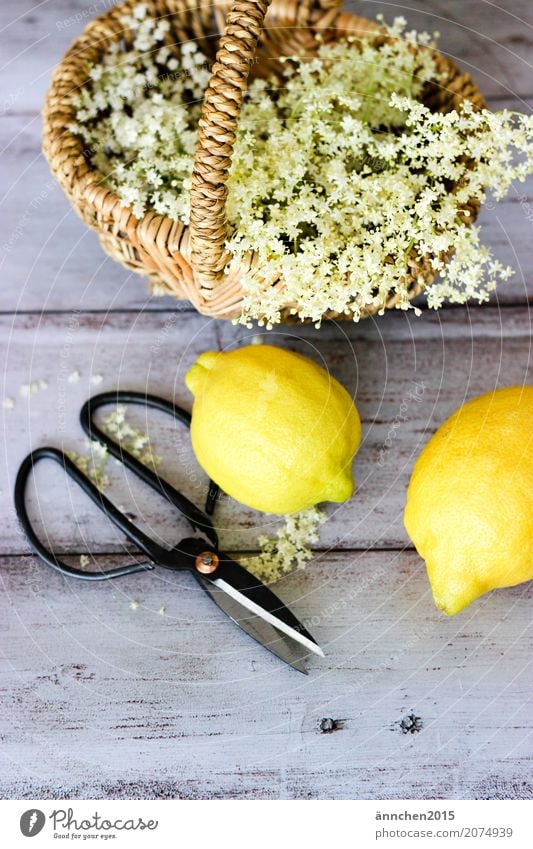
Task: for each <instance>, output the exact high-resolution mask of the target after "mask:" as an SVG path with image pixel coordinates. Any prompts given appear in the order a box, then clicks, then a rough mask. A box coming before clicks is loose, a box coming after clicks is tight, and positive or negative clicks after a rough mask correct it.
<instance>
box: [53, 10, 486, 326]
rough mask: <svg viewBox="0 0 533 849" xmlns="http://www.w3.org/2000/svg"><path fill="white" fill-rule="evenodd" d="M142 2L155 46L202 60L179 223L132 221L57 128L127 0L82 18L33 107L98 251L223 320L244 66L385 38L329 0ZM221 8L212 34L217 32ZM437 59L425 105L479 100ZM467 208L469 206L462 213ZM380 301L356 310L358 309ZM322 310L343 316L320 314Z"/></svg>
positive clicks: (233, 286) (421, 272)
mask: <svg viewBox="0 0 533 849" xmlns="http://www.w3.org/2000/svg"><path fill="white" fill-rule="evenodd" d="M341 2H342V0H341ZM147 5H148V7H149V10H150V14H152V15H154V16H157V17H159V16H165V17H166V18H167V19H168V20H169V21H170V24H171V28H170V32H169V34H168V39H167V43H168V46H169V47H170V48H171V50H173V52H174V53H175V55H179V44H180V43H183V42H185V41H187V40H190V39H194V40H196V41H198V44H199V47H200V49H201V50H202V51H203V52H204V54H206V55H207V56H208V58H210V59H211V60H214V64H213V66H212V77H211V82H210V84H209V87H208V89H207V91H206V94H205V98H204V104H203V112H202V117H201V119H200V125H199V136H198V147H197V151H196V157H195V162H194V171H193V179H192V189H191V198H190V201H191V219H190V225H189V226H188V227H187V226H185V225H183V224H181V223H179V222H176V221H172V220H171V219H170V218H168V217H165V216H162V215H157V214H155V213H148V214H146V215H144V216H143V217H142V218H140V219H139V218H136V217H135V216H134V215H133V213H132V211H131V209H128V208H125V207H124V206H122V205H121V203H120V200H119V198H118V197H117V195H116V194H115V193H114V192H112V191H110V190H109V189H108V188H106V187H105V185H104V183H103V178H102V176H101V175H100V174H99V173H98V172H97V171H96V170H95V169H94V168H93V167H92V165H91V162H90V159H89V158H88V157H87V156H86V154H85V153H84V150H83V147H84V145H83V142H82V140H81V139H80V138H79V137H78V136H75V135H73V134H72V133H71V132H70V131H69V130H68V129H67V127H68V126H69V125H70V124H71V123H72V122H73V121H74V120H75V109H76V107H75V99H76V95H77V92H78V90H79V88H80V87H81V86H83V85H85V84H86V83H87V76H88V66H89V63H94V62H98V60H99V58H100V56H101V55H102V54H103V53H104V52H105V51H106V50H107V48H108V47H109V45H110V43H111V42H113V41H117V40H121V41H123V42H124V43H125V46H126V48H127V45H128V42H129V39H130V37H131V35H130V33H128V32H124V31H123V27H122V25H121V23H120V18H121V16H122V15H123V14H124V12H128V11H131V9H132V7H134V6H135V2H134V0H129V2H125V3H124V4H122V5H121V6H117V7H113V8H112V9H111V10H110V11H108V12H107V13H106V14H104V15H102V16H101V17H99V18H97V19H95V20H94V21H92V22H91V23H90V24H89V25H88V26H87V28H86V29H85V32H84V33H83V34H82V35H81V36H80V37H79V38H77V39H76V41H74V43H73V44H72V46H71V47H70V49H69V51H68V52H67V54H66V55H65V57H64V59H63V61H62V62H61V64H60V65H59V66H58V68H57V69H56V71H55V73H54V76H53V80H52V84H51V87H50V90H49V92H48V95H47V97H46V102H45V106H44V113H43V117H44V129H43V150H44V154H45V156H46V158H47V160H48V162H49V163H50V166H51V169H52V171H53V172H54V174H55V175H56V177H57V179H58V180H59V182H60V183H61V185H62V186H63V188H64V190H65V192H66V193H67V195H68V197H69V198H70V201H71V203H72V205H73V206H74V208H75V210H76V211H77V212H78V214H79V215H80V216H81V218H82V219H83V220H84V221H85V222H86V223H87V224H88V225H89V226H90V227H92V228H94V229H95V230H97V232H98V234H99V237H100V241H101V244H102V246H103V248H104V250H105V251H107V252H108V253H109V254H110V255H111V256H112V257H114V258H115V259H118V260H119V261H120V262H122V263H123V265H125V266H126V267H127V268H129V269H133V270H134V271H137V272H139V273H141V274H143V275H146V276H148V277H149V279H150V281H151V284H152V286H153V287H154V288H155V290H156V291H158V292H160V293H170V294H172V295H174V296H175V297H176V298H179V299H184V298H186V299H188V300H190V301H191V302H192V303H193V304H194V306H195V307H196V309H197V310H199V312H201V313H204V314H205V315H209V316H213V317H217V318H233V317H235V316H237V315H238V314H239V312H240V302H241V299H242V289H241V284H240V281H241V279H242V277H243V275H244V274H247V275H248V276H250V275H253V274H254V268H255V265H254V257H253V256H251V257H250V258H249V260H248V261H247V263H246V266H245V267H243V266H241V267H239V268H234V267H233V266H231V269H228V268H227V266H228V255H227V252H226V249H225V242H226V235H227V229H226V227H227V225H226V215H225V202H226V193H227V190H226V179H227V176H228V169H229V166H230V162H231V156H232V151H233V145H234V143H235V131H236V125H237V121H238V117H239V110H240V106H241V103H242V98H243V93H244V91H245V89H246V84H247V79H248V76H249V74H251V75H257V74H260V75H264V74H265V72H268V73H272V72H274V73H275V72H276V70H278V72H279V70H280V68H281V66H280V65H279V64H278V63H277V58H279V57H280V56H284V55H291V54H292V55H294V54H295V53H297V52H301V51H305V54H306V55H312V54H313V53H314V52H315V51H316V50H317V48H318V46H319V42H318V41H317V39H316V37H315V36H316V34H317V33H320V34H321V36H322V41H325V42H327V43H331V42H335V41H338V40H340V39H343V38H346V37H347V36H349V35H356V36H362V35H368V34H369V33H371V32H375V33H376V38H377V39H383V38H385V37H386V36H384V35H383V34H382V33H380V30H379V29H378V27H377V25H376V24H375V23H371V22H370V21H367V20H365V19H364V18H359V17H356V16H354V15H352V14H349V13H347V12H342V11H341V9H340V8H339V5H338V0H300V1H299V2H298V0H273V3H272V5H271V8H270V9H269V10H268V14H267V15H266V13H267V9H268V7H269V5H270V0H235V2H233V3H230V2H228V0H219V1H218V3H215V7H214V11H213V6H212V5H208V4H206V5H204V6H197V5H196V3H195V2H193V0H148V3H147ZM226 11H227V17H226V21H225V28H224V34H223V35H222V37H221V38H220V39H218V37H217V36H218V33H219V32H220V31H221V30H222V28H223V27H224V22H223V21H224V14H225V13H226ZM265 15H266V20H265ZM421 49H424V48H421ZM215 51H216V52H215ZM437 60H438V65H439V71H440V72H442V73H443V74H444V79H445V83H444V84H443V85H442V86H441V87H439V88H437V87H436V86H434V87H430V86H428V87H427V92H426V94H425V96H424V102H425V103H426V104H427V105H428V106H430V108H432V109H434V110H435V111H437V110H439V111H449V110H451V109H455V108H458V106H459V105H460V103H461V102H462V101H463V100H464V99H468V100H470V101H472V102H473V103H474V104H475V105H476V106H477V107H482V106H484V105H485V104H484V101H483V97H482V96H481V94H480V93H479V91H478V90H477V88H476V87H475V85H474V84H473V82H472V80H471V78H470V76H469V75H468V74H463V73H461V72H460V71H459V70H458V69H457V67H456V66H455V65H454V64H453V62H451V61H450V60H449V59H448V58H447V57H444V56H442V54H437ZM265 69H266V70H265ZM477 211H478V210H477V206H476V204H474V203H473V204H472V205H471V207H470V208H469V212H470V220H471V221H473V220H474V219H475V216H476V214H477ZM408 273H409V282H410V287H409V288H410V295H411V297H415V296H416V295H417V294H419V293H420V291H421V290H422V289H423V288H424V287H425V286H427V285H428V284H429V283H431V281H432V280H433V278H434V276H435V275H434V272H433V270H432V268H431V265H430V264H429V263H427V262H426V263H420V262H419V261H417V260H416V258H415V257H412V259H411V260H410V261H409V271H408ZM280 282H281V283H282V281H280ZM396 303H397V296H396V295H394V294H393V293H391V296H390V297H389V298H388V299H387V302H386V303H385V304H383V305H382V306H385V307H387V308H390V307H394V306H395V304H396ZM289 306H291V305H288V307H289ZM292 306H294V305H292ZM380 308H382V307H376V308H375V309H374V308H367V309H365V314H367V315H368V314H370V313H373V312H377V311H378V309H380ZM288 312H289V310H288V309H287V311H286V315H288ZM326 317H340V318H346V317H348V316H347V315H345V314H343V315H341V316H338V315H337V314H331V313H330V314H328V315H327V316H326Z"/></svg>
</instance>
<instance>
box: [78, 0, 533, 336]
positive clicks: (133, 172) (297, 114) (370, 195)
mask: <svg viewBox="0 0 533 849" xmlns="http://www.w3.org/2000/svg"><path fill="white" fill-rule="evenodd" d="M122 23H123V25H124V27H127V28H129V29H130V31H131V33H132V39H133V43H132V45H131V46H130V47H129V49H127V50H126V51H125V52H123V51H120V50H118V48H117V46H116V45H112V46H111V47H110V48H109V50H108V52H107V53H106V54H104V56H103V58H102V60H101V63H100V64H99V65H98V66H94V67H93V68H91V69H90V72H89V82H88V84H87V86H86V87H85V88H84V89H83V90H82V91H81V93H80V96H79V101H78V111H77V121H78V123H77V125H76V126H75V128H74V131H75V132H77V133H79V135H81V137H82V138H83V140H84V142H85V143H86V144H87V148H88V149H90V150H91V151H93V153H92V162H93V165H94V166H95V167H96V168H97V169H98V170H99V171H100V172H101V173H102V175H103V176H104V178H105V181H106V183H107V185H108V186H109V187H110V188H112V189H113V190H114V191H116V192H117V194H118V196H119V197H120V199H121V202H122V203H123V204H124V206H127V207H131V209H132V210H133V213H134V215H135V216H137V217H139V218H140V217H142V216H143V215H144V214H145V213H146V212H147V211H150V210H153V211H155V212H157V213H159V214H161V215H167V216H169V217H170V218H172V219H174V220H179V221H182V222H183V223H185V224H187V223H188V221H189V190H190V183H191V172H192V164H193V157H194V151H195V146H196V138H197V134H196V131H197V125H198V119H199V116H200V111H201V101H202V97H203V93H204V91H205V88H206V86H207V84H208V81H209V77H210V68H209V63H208V60H207V58H206V57H205V56H204V55H203V54H202V53H201V52H200V51H199V49H198V47H197V45H196V43H195V42H193V41H190V42H186V43H185V44H182V45H181V48H180V52H179V54H177V53H175V51H172V50H171V48H170V47H169V46H168V45H167V44H165V41H164V39H165V35H166V34H167V32H168V31H169V23H168V21H166V20H165V19H163V20H156V19H154V18H152V17H151V16H150V15H149V13H148V7H147V6H146V4H142V3H141V4H138V5H137V6H136V7H135V10H134V12H133V14H132V15H130V16H125V17H124V18H123V20H122ZM405 27H406V23H405V20H404V19H402V18H397V19H396V20H395V21H394V23H393V24H392V26H391V27H389V35H390V36H392V38H390V39H388V40H387V41H386V42H384V43H380V41H381V40H380V41H378V42H376V41H374V40H373V39H372V38H370V37H369V38H367V39H364V38H363V39H360V38H359V39H356V38H353V37H351V38H349V39H347V40H346V41H344V42H340V43H338V44H334V45H325V44H321V45H320V47H319V49H318V54H317V55H316V56H315V57H314V58H313V59H312V60H311V61H309V60H304V59H301V58H298V57H292V58H289V57H287V58H286V59H285V61H284V63H283V67H284V75H285V79H284V83H283V86H281V87H280V86H279V85H276V84H275V83H273V82H272V83H270V82H269V81H266V80H260V79H255V80H253V81H252V82H251V83H250V86H249V89H248V92H247V96H246V98H245V100H244V104H243V107H242V110H241V114H240V116H239V124H238V131H237V139H236V144H235V149H234V155H233V160H232V165H231V171H230V175H229V179H228V199H227V215H228V224H229V228H230V237H229V240H228V245H227V247H228V249H229V251H230V252H231V253H232V254H233V264H234V265H235V263H237V264H238V263H239V261H241V260H243V259H244V257H245V256H246V255H247V254H248V253H249V252H255V254H256V258H257V260H256V263H255V267H254V274H253V276H252V275H249V276H248V277H247V278H244V279H243V280H242V284H243V288H244V309H243V314H242V317H241V319H240V320H241V321H242V322H243V323H245V324H250V322H251V321H252V320H258V321H259V323H260V324H266V325H267V326H271V325H272V324H274V323H276V322H277V321H279V319H280V315H281V310H282V309H283V307H284V306H285V304H286V303H294V304H295V308H294V312H298V313H299V314H300V316H301V317H302V318H308V319H311V320H313V321H314V322H316V323H320V320H321V318H322V315H323V313H324V312H327V311H328V310H334V311H335V312H339V313H344V312H345V313H350V314H352V315H353V317H354V319H355V320H357V319H358V318H359V316H360V314H361V310H362V309H363V308H364V307H373V308H377V309H378V310H379V311H380V312H382V311H383V310H384V306H385V302H386V300H387V299H388V297H389V296H390V293H391V292H393V293H395V294H396V295H397V296H398V308H400V309H408V308H412V304H411V303H410V296H409V285H410V271H409V269H410V266H412V264H413V262H415V261H419V262H424V263H425V264H427V265H430V266H432V267H433V269H434V270H435V271H437V272H439V273H440V278H439V280H438V281H437V282H435V283H433V284H432V285H431V286H430V287H429V289H428V303H429V305H430V306H431V307H434V308H438V307H439V306H440V305H441V304H442V303H443V302H444V300H446V299H447V300H450V301H453V302H456V303H463V302H464V301H466V300H467V299H470V298H475V299H477V300H479V301H480V302H481V301H484V300H486V299H487V297H488V296H489V293H490V292H491V291H492V290H493V289H494V288H495V286H496V285H497V283H498V282H499V281H501V280H505V279H507V278H508V277H509V275H510V274H511V273H512V271H511V269H509V268H504V267H503V266H501V265H500V264H498V263H496V262H494V261H493V259H492V256H491V254H490V251H489V250H488V249H487V248H485V247H483V246H482V245H481V242H480V238H479V230H478V229H477V228H476V227H474V226H472V225H471V222H470V221H469V217H470V215H469V212H468V209H467V206H468V205H469V203H471V202H472V201H474V202H475V201H479V202H483V201H484V199H485V196H486V193H487V192H488V191H490V192H492V193H493V195H494V197H495V198H496V199H500V198H502V197H503V196H504V195H505V193H506V192H507V191H508V190H509V187H510V185H511V183H512V181H513V180H518V181H523V180H524V179H525V177H526V176H527V175H528V174H530V173H531V172H532V171H533V117H532V116H525V115H520V114H515V113H511V112H509V111H508V110H504V111H502V112H500V113H492V112H489V111H487V110H475V109H474V107H473V106H472V105H471V104H470V103H469V102H468V101H466V102H464V104H463V106H462V108H461V110H460V111H451V112H448V113H434V112H431V110H430V109H428V108H427V107H426V106H424V104H423V103H422V102H421V99H422V96H423V92H424V87H425V86H426V85H427V84H433V85H437V86H438V85H439V83H440V78H439V74H438V71H437V66H436V63H435V60H434V50H433V48H434V43H433V42H432V41H431V38H430V37H429V36H428V35H426V34H418V35H417V34H416V33H415V32H406V31H405ZM428 48H429V49H428ZM178 56H179V58H178ZM450 257H451V259H450ZM448 260H450V261H448Z"/></svg>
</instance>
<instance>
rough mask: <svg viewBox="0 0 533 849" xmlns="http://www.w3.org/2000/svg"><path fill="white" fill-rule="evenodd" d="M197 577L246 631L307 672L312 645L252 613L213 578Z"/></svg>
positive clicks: (273, 651) (298, 668) (294, 665)
mask: <svg viewBox="0 0 533 849" xmlns="http://www.w3.org/2000/svg"><path fill="white" fill-rule="evenodd" d="M196 577H197V579H198V581H199V582H200V584H201V586H202V587H203V589H204V590H205V591H206V593H208V594H209V596H210V597H211V599H212V600H213V601H214V602H215V604H217V605H218V607H220V609H221V610H223V611H224V613H225V614H226V616H229V617H230V619H232V620H233V622H235V624H236V625H238V626H239V627H240V628H242V630H243V631H246V633H247V634H249V635H250V636H251V637H253V639H254V640H257V642H258V643H261V645H262V646H264V647H265V648H266V649H268V650H269V651H270V652H272V654H275V655H276V656H277V657H279V658H281V660H283V661H285V663H288V664H289V666H293V667H294V669H297V670H298V671H299V672H303V673H304V675H307V669H306V668H305V664H304V660H305V658H306V657H308V656H309V650H308V649H306V648H305V647H304V646H302V644H301V643H299V642H296V640H293V639H292V637H289V636H287V634H283V633H282V632H281V631H278V629H277V628H275V627H274V626H273V625H271V624H270V623H269V622H266V621H265V620H264V619H263V618H262V617H261V616H257V615H256V614H255V613H252V612H251V611H250V610H248V608H247V607H244V605H242V604H240V603H239V602H238V601H237V600H236V599H234V598H233V597H232V596H230V595H228V593H227V592H225V590H222V589H220V588H219V587H217V586H216V585H215V584H214V583H213V582H212V581H207V580H205V578H201V577H200V576H199V575H196Z"/></svg>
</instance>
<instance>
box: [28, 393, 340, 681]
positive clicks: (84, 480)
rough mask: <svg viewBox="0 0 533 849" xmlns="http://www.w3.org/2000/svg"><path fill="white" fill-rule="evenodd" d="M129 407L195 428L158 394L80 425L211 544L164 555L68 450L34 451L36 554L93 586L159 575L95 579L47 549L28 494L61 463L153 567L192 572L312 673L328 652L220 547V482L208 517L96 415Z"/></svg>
mask: <svg viewBox="0 0 533 849" xmlns="http://www.w3.org/2000/svg"><path fill="white" fill-rule="evenodd" d="M121 403H124V404H141V405H143V406H146V407H152V408H155V409H157V410H161V411H163V412H165V413H169V414H170V415H171V416H173V417H174V418H175V419H176V420H178V421H180V422H181V423H183V424H185V425H186V426H187V427H189V426H190V421H191V417H190V414H189V413H187V412H186V411H185V410H182V409H181V408H180V407H178V406H176V405H175V404H173V403H172V402H171V401H166V400H164V399H163V398H158V397H156V396H155V395H147V394H145V393H140V392H118V391H117V392H104V393H102V394H100V395H96V396H95V397H94V398H91V399H90V400H89V401H87V402H86V403H85V404H84V405H83V407H82V409H81V411H80V423H81V426H82V428H83V430H84V431H85V433H86V434H87V436H88V437H89V438H90V439H93V440H96V441H97V442H99V443H101V444H102V445H105V447H106V449H107V451H108V453H109V454H111V456H113V457H114V458H115V459H117V460H119V461H120V462H121V463H123V464H124V465H125V466H126V467H127V468H128V469H129V470H130V471H132V472H133V473H134V474H136V475H137V476H138V477H140V478H141V479H142V480H143V481H144V482H145V483H147V484H148V485H149V486H150V487H151V488H152V489H154V490H155V491H156V492H159V493H160V494H161V495H162V496H163V497H164V498H166V499H167V501H170V503H171V504H173V505H174V507H176V509H177V510H178V511H179V512H180V513H181V514H182V515H183V516H185V517H186V519H187V520H188V521H189V523H190V525H191V526H192V528H193V530H195V531H197V532H199V533H200V534H201V535H202V537H203V538H200V537H186V538H185V539H182V540H181V541H180V542H179V543H178V544H177V545H176V546H174V547H173V548H171V549H167V548H164V547H163V546H161V545H159V544H158V543H156V542H155V541H154V540H152V539H150V537H148V536H147V535H146V534H145V533H144V532H143V531H141V530H140V528H137V527H136V526H135V525H134V524H133V523H132V522H131V521H130V520H129V519H128V518H127V516H125V515H124V514H123V513H122V512H121V511H120V510H118V509H117V508H116V507H115V506H114V505H113V504H112V503H111V501H110V500H109V499H108V498H107V497H106V496H105V495H104V494H103V493H102V492H101V491H100V490H99V489H98V488H97V487H96V486H95V484H94V483H93V482H92V481H91V480H90V479H89V478H88V477H87V476H86V475H85V474H84V473H83V472H82V471H80V469H79V468H78V467H77V466H76V465H75V463H73V461H72V460H71V459H70V458H69V457H68V456H67V455H66V454H65V453H64V452H63V451H60V450H59V449H57V448H51V447H42V448H37V449H36V450H35V451H32V452H31V453H30V454H29V455H28V456H27V457H26V459H25V460H24V461H23V462H22V464H21V466H20V468H19V470H18V474H17V478H16V481H15V509H16V512H17V515H18V518H19V521H20V523H21V525H22V528H23V530H24V532H25V534H26V536H27V537H28V540H29V542H30V545H31V547H32V549H33V551H34V552H35V553H36V554H38V555H39V557H40V558H41V559H42V560H43V561H44V562H45V563H47V564H48V565H49V566H51V567H52V568H53V569H56V570H57V571H59V572H61V573H62V574H63V575H67V576H70V577H74V578H81V579H83V580H85V581H102V580H108V579H110V578H119V577H122V576H124V575H131V574H133V573H134V572H142V571H146V570H151V569H153V568H154V566H153V565H152V564H151V563H150V564H147V563H134V564H131V565H128V566H124V567H122V568H118V569H110V570H107V571H105V572H89V571H85V570H82V569H76V568H74V567H72V566H69V565H67V564H66V563H64V562H63V561H61V560H60V559H59V558H58V557H57V556H56V555H55V554H54V553H53V552H52V551H50V550H49V549H48V548H46V546H45V545H44V544H43V543H42V542H41V540H40V539H39V537H38V536H37V534H36V533H35V530H34V528H33V526H32V524H31V521H30V518H29V516H28V511H27V508H26V501H25V495H26V485H27V482H28V478H29V476H30V473H31V472H32V471H33V467H34V465H35V464H36V463H37V462H39V460H43V459H48V460H54V461H55V462H57V463H59V465H60V466H62V468H63V469H64V470H65V472H66V473H67V474H68V475H69V476H70V477H71V478H72V479H73V480H74V481H75V482H76V483H77V484H78V485H79V486H80V487H81V488H82V489H83V491H84V492H85V493H86V494H87V495H88V496H89V498H91V500H92V501H93V502H94V503H95V504H96V506H97V507H99V508H100V509H101V510H102V512H103V513H105V515H106V516H107V517H108V518H109V519H111V521H112V522H113V523H114V524H115V525H116V526H117V527H118V528H119V529H120V530H121V531H122V532H123V533H124V534H125V535H126V537H127V538H128V539H129V540H130V541H131V542H133V543H134V544H135V545H136V546H137V548H139V549H140V550H141V551H142V552H143V554H145V555H146V556H147V557H148V558H149V559H150V560H151V561H152V563H154V564H156V565H158V566H163V567H164V568H165V569H174V570H176V571H181V570H188V571H190V572H192V574H193V575H194V577H195V578H196V580H197V581H198V582H199V584H200V585H201V587H202V588H203V589H204V590H205V591H206V592H207V593H208V594H209V596H210V597H211V598H212V599H213V601H214V602H215V603H216V604H217V605H218V606H219V607H220V608H221V609H222V610H223V611H224V612H225V613H226V614H227V615H228V616H229V617H230V618H231V619H233V621H234V622H236V624H237V625H239V626H240V627H241V628H242V629H243V630H244V631H246V632H247V633H248V634H250V636H252V637H253V638H254V639H255V640H257V641H258V642H260V643H261V644H262V645H264V646H265V648H267V649H269V650H270V651H271V652H273V653H274V654H276V655H277V656H278V657H280V658H281V659H282V660H284V661H285V662H286V663H288V664H290V665H291V666H293V667H295V669H298V670H299V671H300V672H306V671H307V670H306V669H305V666H304V663H303V661H304V658H305V657H307V656H308V655H309V653H310V652H314V653H315V654H318V655H320V656H323V651H322V649H321V648H320V647H319V646H318V645H317V643H316V642H315V640H314V639H313V637H312V636H311V634H310V633H309V632H308V631H307V630H306V629H305V628H304V626H303V625H302V624H301V622H299V621H298V619H297V618H296V617H295V616H294V615H293V614H292V613H291V611H290V610H289V609H288V608H287V607H285V605H284V604H283V602H282V601H280V599H279V598H278V597H277V596H276V595H275V594H274V593H273V592H272V591H271V590H270V589H268V587H266V586H265V585H264V584H263V583H261V581H259V580H258V579H257V578H255V577H254V576H253V575H252V574H251V573H250V572H248V571H247V570H246V569H245V568H244V567H243V566H241V565H240V564H239V563H237V562H236V561H235V560H232V559H231V557H229V556H228V555H227V554H224V553H223V552H221V551H220V550H219V548H218V537H217V533H216V530H215V528H214V526H213V523H212V521H211V519H210V518H209V515H208V513H210V512H212V510H213V508H214V505H215V501H216V497H217V494H218V487H217V486H216V484H214V483H213V482H212V481H211V483H210V487H209V492H208V496H207V504H206V511H207V512H205V513H204V512H203V511H202V510H200V509H199V508H198V507H196V505H194V504H193V503H192V502H191V501H189V499H188V498H186V497H185V496H184V495H183V494H182V493H180V492H178V490H176V489H175V488H174V487H173V486H171V484H169V483H168V481H165V480H164V479H163V478H161V477H160V476H159V475H158V474H157V473H156V472H154V471H152V470H151V469H149V468H148V467H147V466H145V465H144V464H143V463H141V462H140V461H139V460H138V459H137V458H136V457H134V456H133V455H132V454H130V453H129V452H128V451H127V450H126V449H125V448H123V447H122V446H121V445H119V444H118V443H117V442H115V441H114V440H113V439H112V438H111V437H110V436H109V435H108V434H107V433H105V432H104V431H103V430H101V429H100V428H99V427H98V426H97V425H96V424H95V422H94V421H93V416H94V414H95V412H96V410H98V409H99V408H100V407H103V406H104V405H107V404H121Z"/></svg>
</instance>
